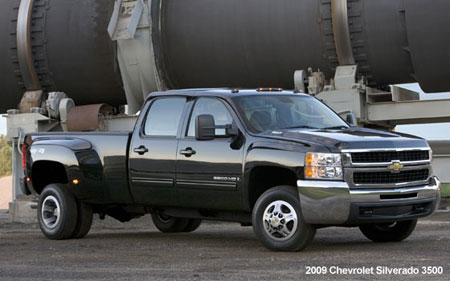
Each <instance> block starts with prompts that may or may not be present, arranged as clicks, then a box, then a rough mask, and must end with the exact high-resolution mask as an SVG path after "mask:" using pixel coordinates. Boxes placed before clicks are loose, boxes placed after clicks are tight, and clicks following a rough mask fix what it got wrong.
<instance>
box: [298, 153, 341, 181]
mask: <svg viewBox="0 0 450 281" xmlns="http://www.w3.org/2000/svg"><path fill="white" fill-rule="evenodd" d="M305 178H307V179H328V180H341V179H343V172H342V160H341V155H340V154H338V153H312V152H308V153H307V154H306V157H305Z"/></svg>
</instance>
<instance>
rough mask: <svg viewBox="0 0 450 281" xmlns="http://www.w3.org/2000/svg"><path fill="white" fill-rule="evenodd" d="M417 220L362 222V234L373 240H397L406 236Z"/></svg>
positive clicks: (411, 230)
mask: <svg viewBox="0 0 450 281" xmlns="http://www.w3.org/2000/svg"><path fill="white" fill-rule="evenodd" d="M416 224H417V220H409V221H399V222H393V223H377V224H362V225H360V226H359V229H360V230H361V232H362V234H364V236H366V237H367V238H369V239H370V240H372V241H374V242H398V241H402V240H405V239H406V238H408V237H409V236H410V235H411V233H412V232H413V231H414V228H415V227H416Z"/></svg>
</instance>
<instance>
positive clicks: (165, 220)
mask: <svg viewBox="0 0 450 281" xmlns="http://www.w3.org/2000/svg"><path fill="white" fill-rule="evenodd" d="M152 219H153V224H154V225H155V226H156V228H157V229H158V230H159V231H161V232H164V233H175V232H184V231H185V229H186V227H187V225H188V223H189V219H185V218H174V217H171V216H166V215H163V214H161V213H160V212H158V211H157V212H154V213H153V214H152Z"/></svg>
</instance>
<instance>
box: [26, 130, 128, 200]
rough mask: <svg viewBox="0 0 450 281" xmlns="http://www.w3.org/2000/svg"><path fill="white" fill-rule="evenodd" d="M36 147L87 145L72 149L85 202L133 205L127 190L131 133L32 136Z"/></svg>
mask: <svg viewBox="0 0 450 281" xmlns="http://www.w3.org/2000/svg"><path fill="white" fill-rule="evenodd" d="M29 136H30V137H31V139H32V141H33V145H36V144H39V143H41V144H50V143H52V144H58V142H60V143H61V145H63V146H65V145H64V144H62V142H64V141H67V140H83V141H87V142H88V143H89V144H90V148H89V146H86V145H79V146H80V147H78V148H76V147H72V149H79V150H78V151H75V155H76V157H77V160H78V166H79V167H80V170H81V172H82V174H83V177H84V181H85V184H86V185H85V186H87V187H88V188H89V189H90V190H86V192H83V194H84V196H83V197H85V198H84V199H85V200H86V201H87V202H92V203H113V204H114V203H117V204H124V203H125V204H127V203H132V199H131V195H130V190H129V186H128V172H127V171H128V149H129V140H130V138H131V132H76V133H35V134H30V135H29Z"/></svg>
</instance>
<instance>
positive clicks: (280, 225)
mask: <svg viewBox="0 0 450 281" xmlns="http://www.w3.org/2000/svg"><path fill="white" fill-rule="evenodd" d="M252 224H253V231H254V232H255V234H256V236H257V237H258V239H259V240H260V241H261V243H262V244H263V245H264V246H265V247H266V248H268V249H271V250H275V251H290V252H296V251H300V250H302V249H304V248H305V247H306V246H307V245H308V243H309V242H311V240H312V239H313V238H314V235H315V234H316V229H315V228H314V227H313V226H312V225H309V224H306V223H305V222H304V220H303V216H302V211H301V208H300V200H299V198H298V193H297V192H296V190H295V188H293V187H291V186H277V187H274V188H271V189H269V190H268V191H266V192H265V193H264V194H262V195H261V197H259V199H258V201H257V202H256V204H255V207H254V209H253V214H252Z"/></svg>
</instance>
